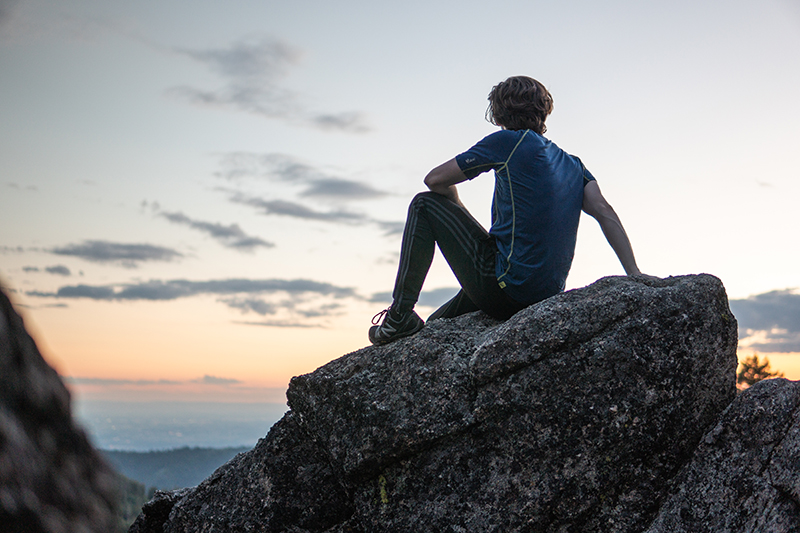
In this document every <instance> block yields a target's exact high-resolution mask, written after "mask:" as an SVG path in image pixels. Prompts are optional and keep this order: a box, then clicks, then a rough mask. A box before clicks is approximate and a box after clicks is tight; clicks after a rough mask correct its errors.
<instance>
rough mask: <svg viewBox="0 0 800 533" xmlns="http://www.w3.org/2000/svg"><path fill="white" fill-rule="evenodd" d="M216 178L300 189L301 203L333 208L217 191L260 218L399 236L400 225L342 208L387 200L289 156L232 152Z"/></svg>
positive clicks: (369, 188)
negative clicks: (373, 228) (369, 227)
mask: <svg viewBox="0 0 800 533" xmlns="http://www.w3.org/2000/svg"><path fill="white" fill-rule="evenodd" d="M220 165H221V167H222V168H221V170H220V171H219V172H217V173H216V175H217V176H218V177H221V178H224V179H227V180H230V181H238V180H241V179H245V178H251V179H266V180H268V181H272V182H282V183H289V184H293V185H296V186H300V187H302V190H300V191H299V193H298V195H299V197H300V199H301V201H304V200H305V199H311V200H317V201H322V202H324V203H328V204H333V205H334V206H339V207H335V208H333V209H326V210H320V209H317V208H314V207H309V206H307V205H305V204H303V203H301V202H300V201H292V200H285V199H264V198H260V197H257V196H254V195H252V194H246V193H243V192H240V191H237V190H231V189H228V188H219V189H218V190H220V191H223V192H226V193H228V194H229V199H230V201H231V202H234V203H238V204H242V205H248V206H250V207H254V208H256V209H257V210H259V211H260V212H261V214H263V215H280V216H288V217H294V218H300V219H304V220H318V221H323V222H333V223H344V224H353V225H357V224H365V223H367V224H375V225H377V226H378V227H379V228H381V229H382V230H383V232H384V235H387V236H390V235H397V234H399V233H402V231H403V226H404V224H403V223H402V222H393V221H384V220H377V219H374V218H371V217H368V216H366V215H364V214H361V213H356V212H353V211H349V210H347V209H345V208H343V207H341V205H342V204H344V203H346V202H349V201H353V200H370V199H375V198H381V197H384V196H388V195H389V193H388V192H386V191H381V190H379V189H376V188H375V187H373V186H372V185H370V184H368V183H362V182H359V181H355V180H349V179H344V178H341V177H338V176H335V175H332V174H329V173H327V172H324V171H322V170H320V169H318V168H315V167H313V166H311V165H308V164H306V163H304V162H302V161H300V160H298V159H296V158H294V157H292V156H288V155H285V154H280V153H266V154H255V153H248V152H233V153H229V154H225V155H224V156H223V157H222V160H221V162H220Z"/></svg>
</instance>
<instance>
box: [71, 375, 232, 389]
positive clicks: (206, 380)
mask: <svg viewBox="0 0 800 533" xmlns="http://www.w3.org/2000/svg"><path fill="white" fill-rule="evenodd" d="M64 380H65V381H66V382H67V383H72V384H75V385H100V386H105V387H108V386H111V387H114V386H120V385H134V386H152V385H184V384H187V383H199V384H201V385H238V384H240V383H243V381H241V380H238V379H230V378H220V377H216V376H209V375H207V374H206V375H205V376H203V377H201V378H197V379H192V380H189V381H175V380H171V379H113V378H90V377H80V376H66V377H65V378H64Z"/></svg>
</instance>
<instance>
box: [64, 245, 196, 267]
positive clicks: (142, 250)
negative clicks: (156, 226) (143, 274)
mask: <svg viewBox="0 0 800 533" xmlns="http://www.w3.org/2000/svg"><path fill="white" fill-rule="evenodd" d="M49 252H50V253H54V254H57V255H68V256H73V257H79V258H81V259H85V260H87V261H92V262H95V263H119V264H121V265H122V266H124V267H127V268H135V267H137V266H138V263H141V262H144V261H166V262H168V261H172V260H174V259H177V258H180V257H183V254H181V253H180V252H177V251H176V250H172V249H170V248H164V247H162V246H154V245H152V244H123V243H115V242H108V241H91V240H89V241H83V242H82V243H81V244H68V245H66V246H62V247H59V248H52V249H50V250H49Z"/></svg>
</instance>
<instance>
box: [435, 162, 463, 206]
mask: <svg viewBox="0 0 800 533" xmlns="http://www.w3.org/2000/svg"><path fill="white" fill-rule="evenodd" d="M466 179H467V177H466V176H465V175H464V173H463V172H461V168H460V167H459V166H458V163H456V160H455V158H454V159H451V160H450V161H447V162H446V163H442V164H441V165H439V166H438V167H436V168H434V169H433V170H431V171H430V172H428V175H427V176H425V185H427V187H428V189H430V190H431V191H433V192H435V193H437V194H441V195H442V196H446V197H447V198H449V199H450V200H452V201H453V202H455V203H457V204H461V200H459V198H458V190H457V189H456V184H457V183H461V182H462V181H466Z"/></svg>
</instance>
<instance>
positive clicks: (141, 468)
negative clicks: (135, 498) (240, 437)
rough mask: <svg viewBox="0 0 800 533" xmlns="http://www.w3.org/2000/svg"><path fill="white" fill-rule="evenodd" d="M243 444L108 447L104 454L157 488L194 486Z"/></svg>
mask: <svg viewBox="0 0 800 533" xmlns="http://www.w3.org/2000/svg"><path fill="white" fill-rule="evenodd" d="M249 449H250V448H249V447H241V448H179V449H176V450H165V451H155V452H123V451H116V450H104V451H102V453H103V455H105V456H106V458H108V461H109V462H110V463H111V464H112V465H113V466H114V468H115V469H116V470H117V471H118V472H119V473H121V474H122V475H124V476H126V477H128V478H130V479H133V480H136V481H138V482H139V483H142V484H144V485H145V486H146V487H148V488H151V487H155V488H157V489H162V490H164V489H176V488H183V487H193V486H195V485H198V484H199V483H200V482H201V481H203V480H204V479H205V478H207V477H208V476H209V475H211V474H212V473H213V472H214V470H216V469H217V468H219V467H220V466H222V465H223V464H225V463H227V462H228V461H229V460H230V459H231V458H232V457H233V456H234V455H236V454H237V453H240V452H245V451H247V450H249Z"/></svg>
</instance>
